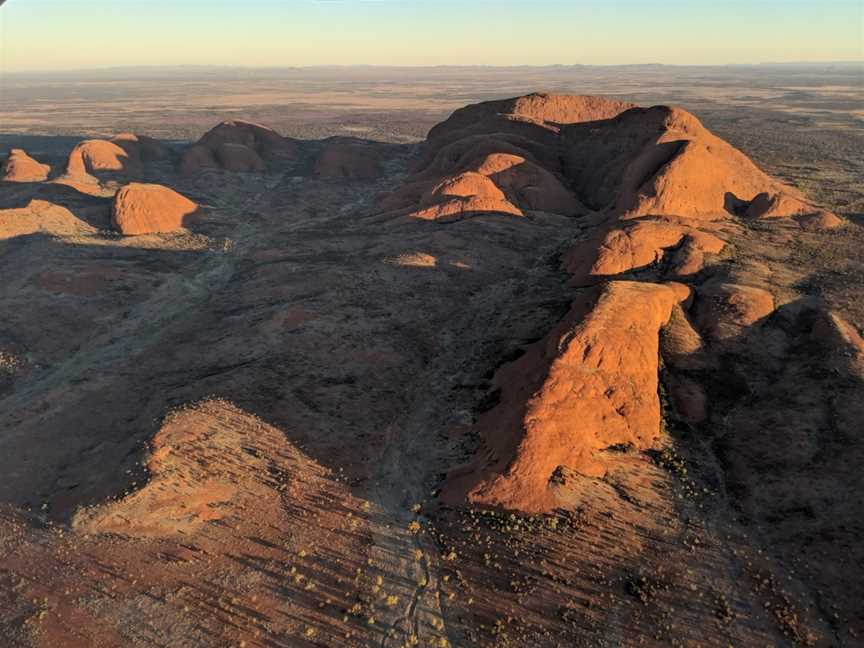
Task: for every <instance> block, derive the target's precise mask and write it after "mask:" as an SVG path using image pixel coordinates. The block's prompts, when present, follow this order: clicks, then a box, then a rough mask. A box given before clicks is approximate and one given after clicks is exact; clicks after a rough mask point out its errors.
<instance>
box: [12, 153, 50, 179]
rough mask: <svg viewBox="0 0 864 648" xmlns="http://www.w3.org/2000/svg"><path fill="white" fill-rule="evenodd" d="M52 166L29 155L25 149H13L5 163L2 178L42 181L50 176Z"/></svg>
mask: <svg viewBox="0 0 864 648" xmlns="http://www.w3.org/2000/svg"><path fill="white" fill-rule="evenodd" d="M49 173H51V167H50V166H49V165H47V164H42V163H41V162H38V161H36V160H34V159H33V158H32V157H30V156H29V155H27V151H25V150H23V149H12V150H11V151H9V156H8V157H7V158H6V161H5V162H4V163H3V175H2V177H0V180H3V181H6V182H41V181H42V180H46V179H47V178H48V174H49Z"/></svg>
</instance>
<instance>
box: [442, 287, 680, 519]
mask: <svg viewBox="0 0 864 648" xmlns="http://www.w3.org/2000/svg"><path fill="white" fill-rule="evenodd" d="M688 294H689V291H688V290H686V289H684V290H683V291H681V290H680V289H679V288H678V287H673V286H666V285H660V284H648V283H636V282H626V281H616V282H611V283H609V284H608V285H607V286H606V287H605V288H604V289H603V290H602V291H601V292H600V294H599V296H597V297H596V298H592V297H586V298H583V299H579V300H577V301H576V302H575V303H574V306H573V308H572V309H571V311H570V313H569V314H568V315H567V316H566V317H565V318H564V320H563V321H562V322H561V323H559V324H558V326H557V327H556V328H555V329H554V330H553V331H552V332H551V333H550V334H549V335H548V336H547V337H546V338H544V339H543V340H542V341H540V342H538V343H537V344H536V345H535V346H534V347H532V348H531V349H530V350H529V351H528V353H526V354H525V355H524V356H522V357H521V358H520V359H519V360H517V361H516V362H514V363H512V364H511V365H509V366H507V367H506V368H504V369H502V370H501V371H500V372H499V374H498V376H496V381H497V382H498V384H499V385H500V388H501V402H500V404H499V405H497V406H496V407H494V408H493V409H492V410H490V411H489V412H488V413H487V414H485V415H484V416H483V417H482V418H481V420H480V422H479V423H478V428H479V432H480V435H481V437H482V438H483V440H484V446H483V449H482V450H481V453H480V459H479V462H480V465H474V466H469V467H468V468H467V469H464V470H463V471H459V472H457V473H455V474H454V476H453V477H452V478H451V484H450V489H451V490H450V492H449V493H448V497H450V498H454V497H455V498H457V499H458V497H460V496H461V494H462V492H463V491H464V492H466V494H467V498H468V500H469V501H470V502H475V503H482V504H486V505H493V506H502V507H504V508H508V509H519V510H522V511H528V512H535V511H544V510H548V509H550V508H553V507H554V506H555V505H556V500H555V497H554V495H553V494H552V491H551V487H552V484H553V482H554V479H555V476H556V473H557V472H558V471H559V470H561V469H567V470H572V471H576V472H578V473H580V474H582V475H587V476H592V477H602V476H603V475H604V474H605V473H606V470H607V462H606V461H605V457H604V455H605V456H608V453H612V452H614V450H615V447H616V446H630V447H633V448H636V449H638V450H645V449H648V448H652V447H654V446H655V445H656V444H657V442H658V440H659V439H660V437H661V425H660V400H659V397H658V352H659V334H660V329H661V328H662V327H663V326H665V325H666V323H667V322H668V321H669V318H670V316H671V314H672V309H673V308H674V307H675V305H676V304H677V303H678V302H679V301H681V299H682V298H686V296H687V295H688Z"/></svg>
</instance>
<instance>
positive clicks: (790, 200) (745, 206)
mask: <svg viewBox="0 0 864 648" xmlns="http://www.w3.org/2000/svg"><path fill="white" fill-rule="evenodd" d="M481 176H482V177H481ZM382 206H383V208H384V209H387V210H390V211H393V212H397V213H401V214H409V215H411V216H414V217H416V218H423V219H427V220H444V221H453V220H458V219H460V218H464V217H467V216H471V215H478V214H489V213H504V214H510V215H516V216H520V215H524V214H525V213H526V212H530V211H546V212H553V213H558V214H563V215H579V214H586V213H589V212H591V211H594V212H598V213H602V214H606V215H612V216H615V217H620V218H622V219H633V218H639V217H642V216H663V217H667V218H668V217H674V218H675V219H678V220H680V219H690V220H696V221H710V220H716V219H723V218H725V217H726V216H728V215H730V214H741V215H745V214H746V215H747V216H748V217H751V218H773V217H795V218H797V219H800V222H801V223H802V226H803V225H804V223H806V224H807V225H808V226H810V227H833V226H836V225H837V224H839V221H837V219H836V217H835V216H834V215H833V214H830V213H829V212H826V211H825V210H822V209H820V208H818V207H816V206H814V205H812V204H811V203H809V202H808V201H807V200H806V198H804V196H802V195H801V194H800V192H799V191H797V190H796V189H794V188H792V187H788V186H786V185H783V184H782V183H780V182H777V181H776V180H774V179H772V178H770V177H769V176H767V175H766V174H765V173H763V172H762V171H761V170H759V169H758V168H757V167H756V165H754V164H753V163H752V162H751V161H750V160H749V159H748V158H747V156H745V155H744V154H743V153H741V152H740V151H738V150H737V149H735V148H734V147H732V146H730V145H729V144H727V143H726V142H724V141H723V140H721V139H719V138H718V137H716V136H715V135H713V134H711V133H710V132H709V131H708V130H707V129H706V128H705V127H704V126H702V124H701V123H700V122H699V120H698V119H696V117H694V116H693V115H691V114H690V113H688V112H686V111H684V110H681V109H679V108H670V107H667V106H655V107H653V108H639V107H637V106H635V105H634V104H630V103H626V102H621V101H616V100H611V99H604V98H602V97H584V96H558V95H544V94H535V95H528V96H526V97H519V98H516V99H508V100H503V101H493V102H486V103H481V104H476V105H472V106H468V107H466V108H462V109H460V110H457V111H456V112H455V113H453V115H452V116H451V117H450V118H449V119H447V120H446V121H444V122H442V123H441V124H439V125H437V126H435V127H434V128H433V129H432V130H431V131H430V132H429V136H428V138H427V140H426V142H425V144H424V152H423V155H422V158H421V159H420V160H419V162H418V163H417V165H416V167H415V173H414V175H413V177H412V178H411V179H410V180H409V181H408V182H407V183H406V184H405V185H404V186H403V187H401V188H400V189H398V190H397V191H395V192H394V193H392V194H390V195H389V196H388V197H387V198H386V199H385V201H384V202H383V204H382Z"/></svg>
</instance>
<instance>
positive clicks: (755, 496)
mask: <svg viewBox="0 0 864 648" xmlns="http://www.w3.org/2000/svg"><path fill="white" fill-rule="evenodd" d="M52 164H53V163H52ZM34 165H36V166H34ZM43 166H44V165H40V164H39V163H38V162H35V161H34V160H32V159H30V158H28V157H27V156H26V154H23V152H16V153H14V155H13V156H11V158H10V162H9V163H7V166H6V167H5V168H6V170H7V175H10V176H16V177H7V178H6V180H7V181H6V182H3V183H2V185H0V268H2V272H3V276H4V278H6V281H4V282H3V285H2V287H0V304H2V306H3V309H2V312H3V318H2V320H0V474H2V475H3V476H4V478H3V480H0V502H2V509H0V635H2V636H3V637H4V638H5V639H6V641H7V643H8V645H11V646H64V647H65V646H69V647H74V646H97V645H99V646H172V647H173V646H247V647H251V646H269V647H273V646H286V647H287V646H292V647H294V646H382V647H385V648H387V647H395V646H413V645H423V646H430V645H431V646H448V645H452V646H598V645H599V646H604V645H605V646H637V645H644V646H667V645H677V646H723V647H725V646H728V645H735V646H755V645H759V646H762V645H772V646H774V645H777V646H794V645H807V646H825V647H827V646H854V645H857V644H858V643H860V641H861V637H862V635H864V607H862V605H861V602H860V597H859V596H858V595H857V592H858V588H859V583H860V581H861V578H862V563H864V555H862V549H861V547H860V542H858V539H859V538H860V537H861V535H862V523H861V519H862V513H864V511H862V507H864V504H862V500H861V498H860V496H859V494H860V492H861V488H862V484H861V483H860V482H861V473H860V470H859V469H858V467H859V466H860V463H861V461H862V459H864V457H862V456H861V454H862V450H861V448H862V446H861V444H860V439H859V438H858V437H859V434H858V427H859V425H858V422H859V421H860V420H861V418H862V415H864V411H862V405H861V404H862V403H864V341H862V337H861V328H860V327H861V324H862V322H864V320H862V312H861V310H860V309H859V308H858V306H857V301H856V300H855V299H846V297H848V295H849V294H852V295H853V296H854V295H856V294H857V293H855V292H854V290H853V289H852V288H849V287H848V286H846V287H844V289H843V290H844V291H845V292H843V293H842V297H843V298H842V299H841V298H840V297H838V295H839V294H840V293H836V292H831V290H827V289H821V290H820V289H819V285H818V284H815V283H814V282H813V277H818V276H820V273H824V272H826V271H831V270H832V269H836V268H840V267H848V268H853V269H854V268H855V267H856V265H855V264H856V263H857V264H860V256H857V255H859V254H860V245H861V243H862V242H864V241H862V239H864V234H862V232H861V228H860V226H859V225H856V224H855V223H853V222H846V221H845V220H844V219H841V218H840V217H838V216H837V215H835V214H834V213H832V212H831V211H830V209H829V208H828V207H827V206H820V205H817V204H815V203H814V202H813V201H812V200H811V199H809V198H807V197H806V196H804V195H803V194H802V193H801V192H800V191H799V190H797V189H796V188H794V187H791V186H788V185H785V184H783V183H782V182H780V181H778V180H777V179H775V178H772V177H770V176H768V175H766V174H765V173H763V172H762V171H761V170H760V169H759V168H757V167H756V166H755V165H754V164H753V163H752V162H751V161H750V160H749V159H748V158H747V156H746V155H745V154H744V153H742V152H741V151H738V150H736V149H734V148H733V147H731V146H730V145H729V144H727V143H725V142H723V141H722V140H720V139H719V138H717V137H715V136H714V135H712V134H711V133H710V132H709V131H708V130H707V129H706V128H705V127H704V126H702V124H700V122H699V121H698V120H697V119H696V117H694V116H693V115H690V114H689V113H687V112H685V111H683V110H680V109H677V108H668V107H653V108H640V107H637V106H634V105H633V104H628V103H624V102H619V101H612V100H607V99H603V98H598V97H570V96H554V95H529V96H526V97H520V98H516V99H510V100H503V101H495V102H487V103H482V104H477V105H474V106H468V107H466V108H464V109H461V110H458V111H456V112H455V113H454V114H453V116H452V117H451V118H450V119H448V120H446V121H445V122H443V123H442V124H440V125H438V126H436V127H435V128H433V129H432V131H431V132H430V133H429V136H428V138H427V140H426V141H425V142H424V143H423V144H421V145H419V146H416V147H415V146H394V145H386V144H381V143H375V142H365V141H361V140H353V139H331V140H324V141H320V142H318V141H303V140H294V139H288V138H284V137H282V136H281V135H279V134H278V133H276V132H274V131H272V130H271V129H269V128H267V127H265V126H259V125H256V124H251V123H248V122H241V121H235V122H226V123H223V124H221V125H219V126H217V127H216V128H214V129H213V130H211V131H210V132H208V133H207V134H205V135H204V136H203V137H202V138H201V139H200V140H199V141H197V142H195V143H192V144H188V145H186V146H183V147H181V148H178V147H176V146H169V145H166V144H162V143H160V142H156V141H154V140H150V139H149V138H146V137H144V136H138V135H130V134H125V135H119V136H116V137H114V138H112V139H110V140H91V141H87V142H83V143H81V144H79V145H78V146H76V147H75V148H74V150H73V151H71V153H70V155H69V159H68V163H67V165H66V167H65V170H62V171H61V170H60V169H61V168H62V165H60V166H57V167H55V169H56V171H55V172H53V173H52V171H51V169H50V168H44V169H43V168H42V167H43ZM19 168H20V169H24V170H25V171H26V173H24V172H23V171H22V172H21V173H22V174H23V175H18V171H15V173H11V172H10V171H9V170H10V169H13V170H15V169H19ZM31 172H32V173H31ZM37 172H38V173H37ZM192 216H194V218H192ZM823 249H830V250H832V252H834V253H835V254H836V255H838V256H836V257H834V258H833V260H832V264H833V266H832V267H827V266H826V265H825V262H824V261H821V260H820V257H819V256H818V255H816V254H814V251H818V250H823ZM849 290H852V293H849V292H848V291H849ZM844 300H845V301H844Z"/></svg>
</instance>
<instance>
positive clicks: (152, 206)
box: [111, 182, 198, 235]
mask: <svg viewBox="0 0 864 648" xmlns="http://www.w3.org/2000/svg"><path fill="white" fill-rule="evenodd" d="M197 210H198V205H196V204H195V203H194V202H192V201H191V200H189V199H188V198H186V197H184V196H181V195H180V194H179V193H177V192H176V191H174V190H173V189H169V188H168V187H163V186H162V185H157V184H142V183H139V182H133V183H131V184H128V185H126V186H125V187H123V188H122V189H120V191H118V192H117V194H116V195H115V196H114V202H113V205H112V210H111V224H112V225H113V226H114V228H115V229H116V230H117V231H118V232H120V233H121V234H125V235H136V234H153V233H155V232H172V231H174V230H178V229H180V228H182V227H184V226H185V225H188V223H189V221H190V219H191V216H192V215H193V214H194V213H195V212H196V211H197Z"/></svg>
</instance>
